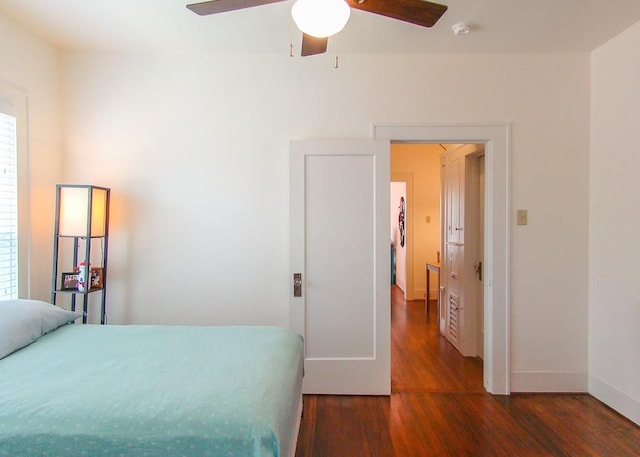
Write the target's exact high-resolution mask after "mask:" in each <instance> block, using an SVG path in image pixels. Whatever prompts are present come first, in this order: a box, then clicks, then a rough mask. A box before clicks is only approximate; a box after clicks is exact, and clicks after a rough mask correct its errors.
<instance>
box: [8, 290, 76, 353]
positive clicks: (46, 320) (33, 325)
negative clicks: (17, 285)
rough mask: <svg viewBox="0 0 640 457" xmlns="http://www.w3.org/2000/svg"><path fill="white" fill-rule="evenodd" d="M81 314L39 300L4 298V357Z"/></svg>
mask: <svg viewBox="0 0 640 457" xmlns="http://www.w3.org/2000/svg"><path fill="white" fill-rule="evenodd" d="M80 316H82V314H80V313H75V312H72V311H67V310H66V309H63V308H59V307H57V306H53V305H52V304H50V303H45V302H43V301H39V300H2V301H0V359H1V358H3V357H5V356H7V355H9V354H11V353H12V352H14V351H17V350H18V349H20V348H23V347H25V346H27V345H29V344H31V343H33V342H34V341H36V340H37V339H38V338H40V337H41V336H42V335H44V334H45V333H49V332H50V331H52V330H55V329H57V328H58V327H60V326H62V325H65V324H68V323H70V322H73V321H75V320H76V319H77V318H79V317H80Z"/></svg>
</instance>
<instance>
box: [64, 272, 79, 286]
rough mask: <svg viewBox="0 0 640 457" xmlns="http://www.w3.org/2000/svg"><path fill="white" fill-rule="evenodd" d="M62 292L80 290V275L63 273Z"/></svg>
mask: <svg viewBox="0 0 640 457" xmlns="http://www.w3.org/2000/svg"><path fill="white" fill-rule="evenodd" d="M60 288H61V289H62V290H78V273H77V272H73V273H62V287H60Z"/></svg>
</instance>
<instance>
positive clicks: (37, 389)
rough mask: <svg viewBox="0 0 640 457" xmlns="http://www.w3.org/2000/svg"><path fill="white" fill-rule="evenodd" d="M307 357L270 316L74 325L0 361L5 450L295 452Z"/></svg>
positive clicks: (11, 453)
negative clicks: (251, 323) (204, 323)
mask: <svg viewBox="0 0 640 457" xmlns="http://www.w3.org/2000/svg"><path fill="white" fill-rule="evenodd" d="M302 359H303V358H302V338H301V337H300V336H299V335H296V334H294V333H291V332H289V331H287V330H284V329H280V328H274V327H178V326H113V325H109V326H97V325H66V326H63V327H60V328H59V329H57V330H55V331H53V332H51V333H49V334H47V335H45V336H43V337H42V338H40V339H39V340H38V341H36V342H35V343H33V344H31V345H29V346H27V347H25V348H23V349H21V350H19V351H17V352H15V353H13V354H11V355H9V356H7V357H6V358H4V359H2V360H0V456H2V457H18V456H19V457H29V456H91V457H93V456H98V455H100V456H118V457H120V456H123V457H138V456H146V457H153V456H163V457H167V456H171V457H174V456H175V457H178V456H189V457H191V456H237V457H244V456H261V457H264V456H272V457H279V456H282V455H287V454H288V453H289V452H291V451H292V449H291V447H292V443H295V439H296V436H295V435H296V433H297V429H296V425H297V424H299V407H300V399H301V380H302V371H303V362H302ZM293 452H295V445H293Z"/></svg>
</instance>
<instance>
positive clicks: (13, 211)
mask: <svg viewBox="0 0 640 457" xmlns="http://www.w3.org/2000/svg"><path fill="white" fill-rule="evenodd" d="M16 144H17V139H16V118H15V117H13V116H9V115H8V114H4V113H0V300H10V299H15V298H18V179H17V146H16Z"/></svg>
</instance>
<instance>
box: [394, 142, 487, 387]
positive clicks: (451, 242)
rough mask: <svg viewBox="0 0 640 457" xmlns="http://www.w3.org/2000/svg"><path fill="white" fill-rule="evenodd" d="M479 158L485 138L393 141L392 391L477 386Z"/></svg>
mask: <svg viewBox="0 0 640 457" xmlns="http://www.w3.org/2000/svg"><path fill="white" fill-rule="evenodd" d="M483 157H484V145H482V144H433V143H392V144H391V160H390V176H391V184H390V215H391V218H390V222H391V224H390V229H391V230H390V233H391V287H392V290H391V316H392V318H391V332H392V353H393V357H392V359H393V366H392V389H393V391H395V392H401V391H405V392H409V391H421V390H423V389H425V388H426V389H427V390H429V391H452V390H455V391H460V390H465V389H467V390H469V391H474V392H476V391H478V390H480V391H482V390H483V389H482V385H483V383H482V359H483V357H484V354H483V347H484V342H483V335H484V331H483V330H484V329H483V321H484V319H483V315H484V313H483V298H484V297H483V293H482V291H483V287H482V279H483V278H482V265H483V258H482V246H483V243H482V240H483V233H484V219H483V217H482V215H483V212H484V211H483V210H484V191H483V190H484V179H483V176H484V161H483ZM405 207H406V209H405ZM463 227H464V231H463ZM405 229H406V235H405V233H404V232H405ZM441 253H442V256H441ZM441 257H442V259H441ZM430 279H431V280H430ZM408 363H409V364H413V365H415V366H412V367H410V368H408V367H407V364H408ZM443 368H444V369H443ZM406 372H411V373H412V376H411V377H407V376H405V375H404V373H406ZM438 373H449V376H438V375H437V374H438ZM463 378H467V379H463Z"/></svg>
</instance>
